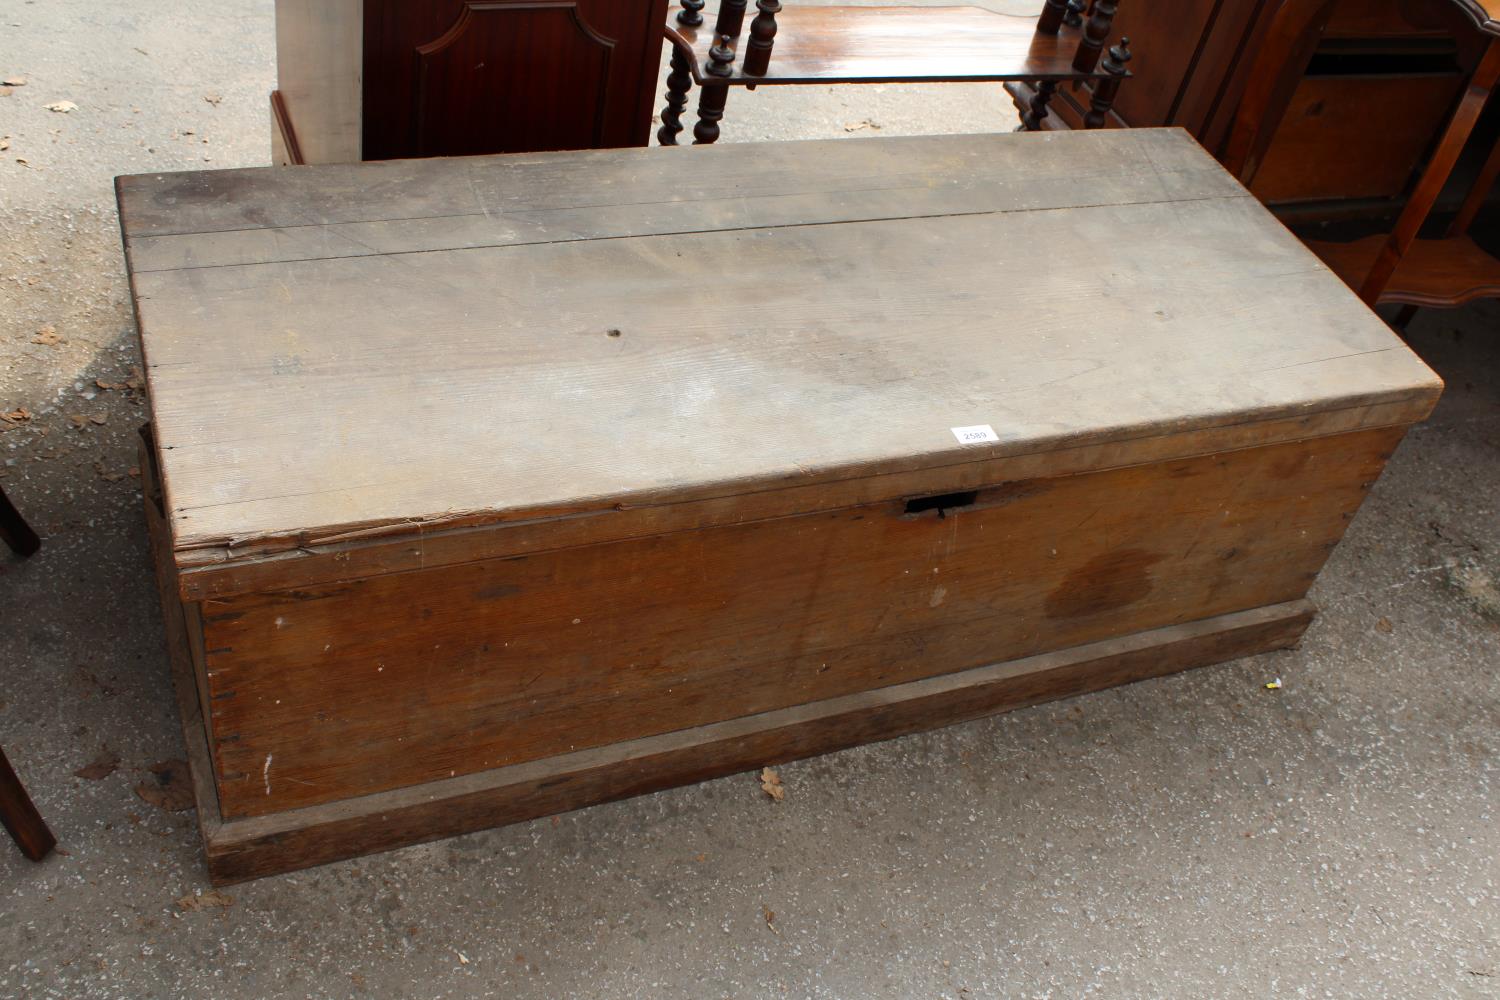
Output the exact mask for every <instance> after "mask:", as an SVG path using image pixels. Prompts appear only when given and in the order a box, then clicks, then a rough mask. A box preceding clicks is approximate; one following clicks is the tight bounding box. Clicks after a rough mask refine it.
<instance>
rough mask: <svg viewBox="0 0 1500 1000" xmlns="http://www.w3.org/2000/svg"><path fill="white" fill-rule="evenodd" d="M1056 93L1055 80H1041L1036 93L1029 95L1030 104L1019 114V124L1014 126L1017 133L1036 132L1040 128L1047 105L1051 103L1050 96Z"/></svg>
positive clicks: (1045, 115) (1045, 114)
mask: <svg viewBox="0 0 1500 1000" xmlns="http://www.w3.org/2000/svg"><path fill="white" fill-rule="evenodd" d="M1056 93H1057V81H1056V80H1043V81H1041V82H1040V83H1038V84H1037V85H1036V93H1034V94H1032V95H1031V103H1030V105H1028V106H1027V107H1026V108H1025V110H1023V111H1022V112H1021V124H1020V125H1018V126H1016V131H1017V132H1036V131H1038V130H1039V129H1040V128H1041V127H1042V121H1043V119H1045V118H1046V117H1047V105H1048V104H1049V103H1051V101H1052V95H1054V94H1056Z"/></svg>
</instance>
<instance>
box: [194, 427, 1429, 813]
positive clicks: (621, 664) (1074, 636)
mask: <svg viewBox="0 0 1500 1000" xmlns="http://www.w3.org/2000/svg"><path fill="white" fill-rule="evenodd" d="M1403 434H1404V429H1403V428H1386V429H1380V430H1372V431H1362V432H1358V433H1355V434H1351V435H1343V436H1337V437H1324V438H1317V439H1314V440H1311V441H1306V442H1291V443H1286V444H1279V445H1272V446H1268V447H1262V448H1252V449H1247V450H1243V451H1235V452H1228V453H1225V454H1221V455H1215V456H1206V457H1202V458H1195V459H1187V460H1183V461H1178V462H1167V463H1160V464H1155V465H1147V466H1136V467H1132V468H1127V469H1115V470H1109V471H1103V472H1095V473H1088V474H1083V475H1076V476H1063V477H1058V478H1042V479H1032V480H1023V481H1019V482H1014V481H1013V482H999V483H991V484H986V485H985V486H984V487H982V488H980V489H978V490H976V491H974V495H973V496H972V497H960V498H958V499H957V500H950V501H944V503H959V504H961V505H960V506H957V507H952V508H949V509H942V510H938V509H933V510H927V511H924V512H920V513H907V512H906V510H907V508H906V504H905V503H903V502H901V501H895V502H888V503H885V504H875V505H869V506H863V507H857V508H853V509H847V510H840V511H834V512H829V513H821V514H809V515H805V516H802V517H788V518H780V519H777V520H772V521H759V522H755V523H750V524H744V525H738V526H729V527H719V528H711V529H704V530H700V531H691V532H678V533H675V534H670V535H665V536H659V537H654V538H644V539H631V540H627V541H622V542H617V543H612V544H607V545H590V546H582V547H578V548H572V549H567V550H563V551H556V552H552V553H549V554H547V555H545V556H540V557H527V556H521V557H513V558H509V559H497V560H486V561H483V562H477V563H470V564H466V565H463V566H445V567H440V568H436V569H428V570H421V571H417V572H409V573H396V574H388V575H385V576H380V577H377V578H373V579H366V580H358V581H351V582H348V583H341V584H335V585H331V586H328V587H323V588H309V589H299V590H296V591H291V592H286V593H277V594H267V595H252V596H246V597H241V598H234V599H229V600H224V601H219V600H212V601H206V602H204V604H203V629H204V645H205V647H206V651H207V652H206V668H207V669H206V678H207V684H208V695H207V701H206V704H207V705H208V706H209V711H210V713H211V716H210V729H211V733H212V740H213V753H214V759H215V764H216V770H217V773H218V775H219V794H220V802H221V808H222V810H223V813H224V815H225V816H226V817H228V818H235V817H242V816H252V815H263V814H266V813H273V812H279V811H282V810H286V809H291V808H297V807H300V806H305V805H311V804H316V803H321V802H331V801H335V800H338V799H342V798H348V797H351V796H354V795H361V794H368V793H372V792H378V791H383V790H387V789H391V788H396V787H401V786H403V785H413V784H419V783H422V782H429V781H435V780H440V779H442V778H446V777H449V776H452V775H454V774H465V773H469V772H473V771H480V770H486V769H491V768H495V767H501V766H507V765H511V764H515V763H521V762H524V761H528V760H537V759H540V758H544V757H550V756H555V755H557V754H562V753H568V752H571V751H574V750H580V749H584V748H586V747H590V746H600V745H605V744H609V743H617V742H621V741H625V740H631V739H637V738H641V737H644V736H650V735H654V734H658V733H664V732H670V731H672V730H675V729H681V728H684V727H687V726H696V725H705V724H708V723H712V722H716V721H720V720H722V719H726V718H736V717H738V716H742V715H748V714H752V713H758V712H764V711H770V710H774V709H778V708H785V707H788V706H792V705H798V704H803V703H806V702H812V701H818V700H822V699H826V698H832V697H839V696H842V695H847V694H852V693H855V692H857V691H862V690H867V689H871V688H882V687H888V686H890V685H893V684H900V683H904V682H907V681H911V680H915V679H918V678H921V677H928V676H934V675H938V674H943V673H951V672H953V671H956V670H962V669H967V668H969V667H974V666H979V665H982V664H985V663H995V662H1001V661H1005V660H1010V659H1014V658H1017V657H1021V656H1028V655H1031V654H1034V653H1037V652H1042V651H1045V650H1050V649H1058V648H1064V647H1068V646H1075V645H1079V644H1081V643H1086V642H1094V641H1099V640H1102V639H1106V638H1108V637H1111V636H1117V635H1125V634H1130V633H1134V632H1140V631H1145V630H1148V629H1152V628H1158V627H1161V626H1164V625H1170V624H1177V623H1181V622H1186V621H1192V620H1197V619H1200V618H1208V617H1213V616H1216V615H1220V614H1226V613H1230V612H1235V611H1243V610H1246V609H1249V608H1254V607H1260V606H1264V605H1271V604H1280V603H1284V602H1286V601H1291V600H1297V599H1299V598H1301V597H1303V596H1304V595H1305V594H1306V593H1307V588H1308V587H1309V586H1310V585H1311V583H1312V581H1313V579H1314V578H1315V576H1316V574H1317V571H1318V569H1319V568H1320V567H1321V566H1322V565H1323V562H1324V560H1325V559H1326V558H1327V555H1328V553H1329V551H1330V550H1331V549H1332V548H1333V546H1334V545H1335V544H1336V543H1337V541H1338V540H1339V538H1340V537H1341V536H1342V535H1343V531H1344V528H1345V526H1346V525H1347V524H1348V521H1349V519H1350V518H1352V517H1353V515H1354V512H1355V511H1356V510H1357V509H1358V507H1359V504H1360V501H1361V500H1362V499H1363V497H1364V495H1365V491H1366V490H1367V489H1368V488H1369V486H1370V485H1371V484H1372V483H1373V482H1374V480H1375V478H1376V477H1377V476H1378V475H1379V473H1380V469H1381V468H1382V467H1383V466H1384V464H1385V461H1386V459H1387V458H1388V457H1389V455H1390V452H1391V450H1392V449H1393V448H1394V447H1395V445H1396V443H1397V442H1398V441H1399V440H1400V439H1401V437H1402V435H1403ZM919 506H920V505H919Z"/></svg>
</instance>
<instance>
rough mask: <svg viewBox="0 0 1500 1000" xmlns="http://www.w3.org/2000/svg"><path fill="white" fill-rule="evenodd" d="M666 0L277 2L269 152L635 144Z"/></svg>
mask: <svg viewBox="0 0 1500 1000" xmlns="http://www.w3.org/2000/svg"><path fill="white" fill-rule="evenodd" d="M666 7H667V0H421V2H418V0H277V4H276V48H277V91H276V93H275V94H273V95H272V123H273V133H274V138H273V144H274V147H275V159H276V161H277V162H279V163H336V162H345V161H352V160H385V159H394V158H399V157H411V156H452V155H466V154H475V153H516V152H529V151H534V150H554V149H596V148H603V147H610V146H640V145H645V143H646V141H647V139H648V138H649V135H650V126H651V112H652V104H653V97H654V91H655V87H656V80H657V67H658V64H659V62H660V59H661V48H662V35H661V25H662V23H663V21H664V20H665V17H666Z"/></svg>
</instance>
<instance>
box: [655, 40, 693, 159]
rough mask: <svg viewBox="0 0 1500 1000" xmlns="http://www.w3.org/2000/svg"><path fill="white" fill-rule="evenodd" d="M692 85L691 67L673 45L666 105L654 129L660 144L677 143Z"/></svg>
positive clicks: (672, 144) (680, 51)
mask: <svg viewBox="0 0 1500 1000" xmlns="http://www.w3.org/2000/svg"><path fill="white" fill-rule="evenodd" d="M692 86H693V75H692V67H691V66H690V65H689V64H688V58H687V55H686V54H684V53H683V51H682V50H681V49H679V48H678V47H677V46H675V45H674V46H672V72H671V73H669V74H667V106H666V107H664V108H662V109H661V128H659V129H657V130H656V141H657V142H658V143H660V144H661V145H663V146H675V145H677V134H678V133H679V132H681V131H682V115H683V113H684V112H685V111H687V105H688V91H689V90H691V89H692Z"/></svg>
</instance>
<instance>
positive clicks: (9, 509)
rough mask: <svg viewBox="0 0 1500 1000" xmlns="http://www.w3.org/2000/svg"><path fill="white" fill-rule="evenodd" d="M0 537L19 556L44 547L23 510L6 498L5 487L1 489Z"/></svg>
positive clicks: (27, 554)
mask: <svg viewBox="0 0 1500 1000" xmlns="http://www.w3.org/2000/svg"><path fill="white" fill-rule="evenodd" d="M0 538H3V539H4V540H5V544H6V545H8V546H10V550H11V551H12V552H14V553H15V554H16V555H19V556H29V555H31V554H32V553H34V552H35V551H36V550H37V549H39V548H41V547H42V541H41V539H39V538H37V537H36V532H35V531H32V530H31V525H29V524H27V523H26V520H25V519H24V518H23V517H21V512H20V511H18V510H16V508H15V507H13V506H12V505H11V502H10V501H9V500H8V499H6V496H5V490H3V489H0Z"/></svg>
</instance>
